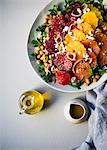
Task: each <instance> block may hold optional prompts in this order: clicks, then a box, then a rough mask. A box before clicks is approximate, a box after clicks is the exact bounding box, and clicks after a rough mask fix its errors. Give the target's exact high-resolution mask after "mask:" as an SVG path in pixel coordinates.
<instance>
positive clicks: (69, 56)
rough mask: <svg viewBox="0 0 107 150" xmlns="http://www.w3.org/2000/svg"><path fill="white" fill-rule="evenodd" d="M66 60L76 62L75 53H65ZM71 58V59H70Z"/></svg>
mask: <svg viewBox="0 0 107 150" xmlns="http://www.w3.org/2000/svg"><path fill="white" fill-rule="evenodd" d="M66 55H67V58H68V59H69V60H71V61H75V60H76V54H75V53H71V52H67V54H66ZM71 56H72V58H71Z"/></svg>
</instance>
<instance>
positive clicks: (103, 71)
mask: <svg viewBox="0 0 107 150" xmlns="http://www.w3.org/2000/svg"><path fill="white" fill-rule="evenodd" d="M105 73H107V70H99V74H100V75H103V74H105Z"/></svg>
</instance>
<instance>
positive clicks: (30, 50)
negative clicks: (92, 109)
mask: <svg viewBox="0 0 107 150" xmlns="http://www.w3.org/2000/svg"><path fill="white" fill-rule="evenodd" d="M63 2H64V1H62V2H61V1H60V2H59V1H58V0H54V3H56V4H59V5H61V7H63V4H64V3H63ZM52 6H53V2H50V3H49V4H48V5H47V6H46V7H45V8H44V9H43V10H42V11H41V12H40V13H39V15H38V17H37V18H36V20H35V21H34V24H33V25H32V28H31V31H30V34H29V38H28V44H27V50H28V57H29V59H30V62H31V65H32V67H33V69H34V71H35V72H36V74H37V75H38V77H39V78H40V79H41V80H42V81H43V82H44V83H45V84H46V85H48V86H50V87H51V88H53V89H55V90H58V91H61V92H69V93H75V92H83V91H88V90H91V89H94V88H95V87H97V86H98V85H100V84H101V83H103V82H104V81H105V80H106V79H107V74H104V75H103V76H102V77H101V78H100V79H99V80H98V82H96V83H92V84H90V85H89V86H85V87H82V89H77V88H74V87H71V86H69V85H66V86H62V85H59V84H57V83H46V82H45V81H44V80H43V79H42V78H41V77H40V75H39V72H38V69H37V64H36V60H35V58H32V57H30V56H31V54H32V53H33V50H34V47H33V45H32V44H31V41H32V39H34V31H35V29H36V28H37V27H38V26H39V25H40V24H42V23H43V22H44V16H45V15H46V14H48V10H49V9H50V8H52Z"/></svg>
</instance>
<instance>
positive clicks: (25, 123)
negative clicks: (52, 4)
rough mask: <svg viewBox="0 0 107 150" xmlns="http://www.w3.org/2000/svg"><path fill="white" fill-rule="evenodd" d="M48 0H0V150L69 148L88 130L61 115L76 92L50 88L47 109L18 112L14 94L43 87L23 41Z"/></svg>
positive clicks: (17, 96)
mask: <svg viewBox="0 0 107 150" xmlns="http://www.w3.org/2000/svg"><path fill="white" fill-rule="evenodd" d="M48 2H49V0H3V1H2V0H0V36H1V39H0V41H2V42H1V44H2V45H1V46H2V47H0V65H1V66H0V68H1V69H0V82H1V83H0V107H1V109H0V111H1V118H0V129H1V136H0V145H1V149H2V150H70V149H72V148H74V147H75V146H78V145H80V144H81V143H82V142H83V141H84V139H85V138H86V136H87V133H88V128H87V122H84V123H81V124H78V125H75V124H71V123H70V122H68V121H67V120H66V119H65V118H64V115H63V109H64V105H65V104H66V103H67V102H68V101H69V100H71V99H73V98H74V97H77V96H78V95H79V94H66V93H60V92H57V91H54V90H51V91H52V92H53V94H54V96H55V98H54V100H53V102H52V104H51V105H50V106H49V107H48V108H47V109H44V110H43V111H41V112H40V113H38V114H36V115H33V116H29V115H22V116H20V115H19V114H18V112H19V107H18V98H19V96H20V94H21V93H22V92H23V91H25V90H30V89H34V88H36V89H39V88H44V87H46V85H44V83H42V82H41V81H40V80H39V79H38V77H37V76H36V74H35V73H34V71H33V69H32V68H31V65H30V62H29V60H28V57H27V48H26V45H27V39H28V35H29V31H30V28H31V26H32V24H33V22H34V20H35V18H36V16H37V15H38V13H39V12H40V10H41V9H42V8H43V7H44V6H45V5H46V4H47V3H48ZM46 88H48V87H46ZM82 94H83V93H81V95H82Z"/></svg>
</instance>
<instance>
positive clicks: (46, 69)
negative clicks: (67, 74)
mask: <svg viewBox="0 0 107 150" xmlns="http://www.w3.org/2000/svg"><path fill="white" fill-rule="evenodd" d="M49 72H50V71H49V69H48V67H47V68H45V73H46V75H47V74H48V73H49Z"/></svg>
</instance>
